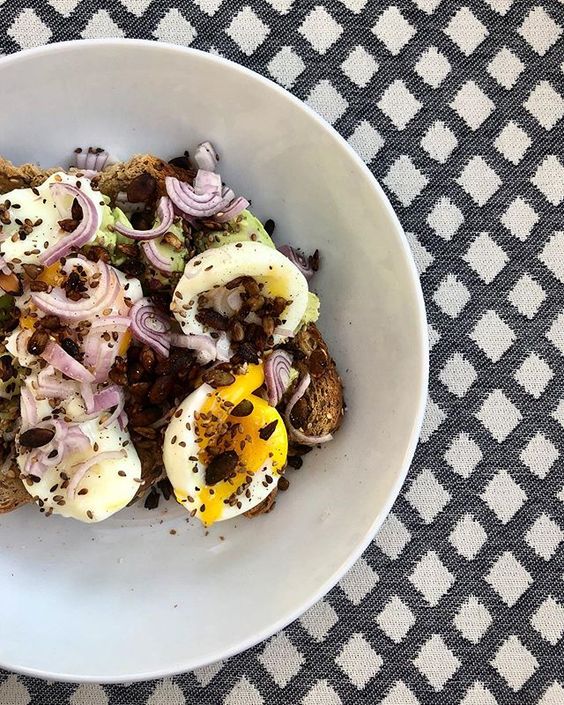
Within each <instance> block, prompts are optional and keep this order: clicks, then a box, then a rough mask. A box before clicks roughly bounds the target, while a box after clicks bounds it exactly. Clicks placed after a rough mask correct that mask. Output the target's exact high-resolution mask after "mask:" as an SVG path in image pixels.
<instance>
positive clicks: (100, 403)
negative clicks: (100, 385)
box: [94, 384, 125, 428]
mask: <svg viewBox="0 0 564 705" xmlns="http://www.w3.org/2000/svg"><path fill="white" fill-rule="evenodd" d="M112 406H115V409H114V411H113V413H112V414H111V415H110V416H108V418H107V419H105V421H103V422H101V423H100V426H101V428H106V427H107V426H109V425H110V424H111V423H113V421H115V420H116V419H117V418H118V417H119V416H120V414H121V412H122V411H123V409H124V406H125V398H124V395H123V391H122V390H121V389H120V388H119V387H118V386H117V385H115V384H114V385H112V386H110V387H106V389H103V390H102V391H101V392H98V393H97V394H96V395H95V396H94V411H96V412H102V411H106V410H107V409H111V407H112Z"/></svg>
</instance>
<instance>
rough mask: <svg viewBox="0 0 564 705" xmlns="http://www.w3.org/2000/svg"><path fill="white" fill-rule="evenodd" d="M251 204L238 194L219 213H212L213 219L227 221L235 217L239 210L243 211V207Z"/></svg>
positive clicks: (220, 221) (221, 221) (217, 221)
mask: <svg viewBox="0 0 564 705" xmlns="http://www.w3.org/2000/svg"><path fill="white" fill-rule="evenodd" d="M250 205H251V204H250V203H249V201H247V199H246V198H243V197H242V196H239V197H238V198H235V199H234V200H233V201H231V203H230V204H229V205H228V206H227V208H226V209H225V210H224V211H222V212H221V213H216V215H214V217H213V219H214V220H215V222H216V223H227V222H228V221H230V220H233V218H235V217H237V216H238V215H239V213H241V211H244V210H245V208H248V207H249V206H250Z"/></svg>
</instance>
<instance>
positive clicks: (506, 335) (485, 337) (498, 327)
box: [469, 311, 515, 362]
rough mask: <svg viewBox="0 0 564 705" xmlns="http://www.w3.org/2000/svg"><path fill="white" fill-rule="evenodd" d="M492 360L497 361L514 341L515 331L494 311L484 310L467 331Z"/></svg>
mask: <svg viewBox="0 0 564 705" xmlns="http://www.w3.org/2000/svg"><path fill="white" fill-rule="evenodd" d="M469 336H470V338H471V339H472V340H473V341H474V342H475V343H476V345H477V346H478V347H479V348H480V349H481V350H483V351H484V352H485V353H486V355H487V356H488V357H489V359H490V360H491V361H492V362H498V361H499V360H501V358H502V357H503V355H504V354H505V353H506V352H507V351H508V350H509V348H510V347H511V346H512V345H513V343H514V342H515V333H514V332H513V329H512V328H510V327H509V326H508V325H507V323H505V321H502V320H501V318H500V317H499V316H498V314H497V313H496V312H495V311H486V312H485V313H484V315H483V316H482V317H481V318H480V320H479V321H478V322H477V323H476V325H475V326H474V329H473V330H472V331H471V332H470V333H469Z"/></svg>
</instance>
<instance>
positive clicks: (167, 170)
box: [92, 154, 195, 201]
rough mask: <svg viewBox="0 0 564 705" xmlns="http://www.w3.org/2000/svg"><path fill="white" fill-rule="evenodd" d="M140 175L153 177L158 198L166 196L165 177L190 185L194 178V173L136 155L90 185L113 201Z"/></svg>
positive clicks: (104, 173)
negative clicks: (171, 177)
mask: <svg viewBox="0 0 564 705" xmlns="http://www.w3.org/2000/svg"><path fill="white" fill-rule="evenodd" d="M141 174H150V175H151V176H152V177H154V179H155V180H156V182H157V193H158V195H159V196H165V195H166V189H165V178H166V177H167V176H175V177H176V178H177V179H180V181H188V182H190V183H191V182H192V179H193V178H194V176H195V172H194V171H192V170H190V169H182V168H181V167H177V166H173V165H172V164H169V163H168V162H165V161H164V160H163V159H159V158H158V157H154V156H153V155H151V154H137V155H135V156H134V157H131V159H129V160H128V161H126V162H119V163H118V164H112V165H111V166H109V167H107V168H106V169H104V171H102V172H101V173H100V175H99V176H98V177H96V178H94V179H93V180H92V184H93V185H94V186H96V187H97V188H99V189H100V191H101V192H102V193H104V194H106V196H109V197H110V198H111V199H112V201H113V200H114V199H115V197H116V196H117V194H118V193H119V192H120V191H126V190H127V187H128V186H129V184H130V183H131V182H132V181H133V179H135V178H137V177H138V176H141Z"/></svg>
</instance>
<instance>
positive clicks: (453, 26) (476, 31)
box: [444, 7, 489, 56]
mask: <svg viewBox="0 0 564 705" xmlns="http://www.w3.org/2000/svg"><path fill="white" fill-rule="evenodd" d="M444 33H445V34H446V35H447V37H449V39H451V40H452V41H453V42H454V43H455V44H456V46H457V47H458V48H459V49H460V51H461V52H462V53H463V54H465V55H466V56H470V54H472V52H473V51H474V50H475V49H477V48H478V46H479V45H480V44H481V43H482V42H483V41H484V39H485V38H486V37H487V36H488V34H489V32H488V30H487V29H486V27H485V26H484V25H483V24H482V23H481V22H480V20H479V19H478V18H477V17H476V15H474V14H473V13H472V11H471V10H470V8H468V7H461V8H460V9H459V10H458V11H457V13H456V14H455V15H454V16H453V17H452V19H451V20H450V22H449V23H448V25H447V26H446V27H445V29H444Z"/></svg>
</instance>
